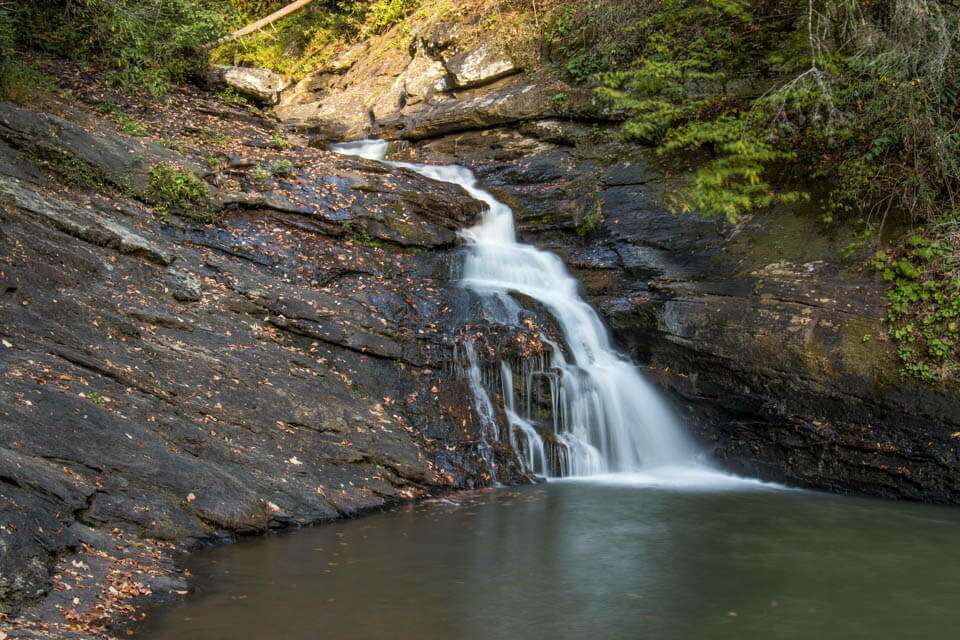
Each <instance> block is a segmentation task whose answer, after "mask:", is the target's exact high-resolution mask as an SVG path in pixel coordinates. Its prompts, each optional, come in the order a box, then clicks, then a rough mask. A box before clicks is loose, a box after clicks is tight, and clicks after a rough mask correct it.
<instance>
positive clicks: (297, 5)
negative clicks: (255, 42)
mask: <svg viewBox="0 0 960 640" xmlns="http://www.w3.org/2000/svg"><path fill="white" fill-rule="evenodd" d="M311 2H313V0H296V2H291V3H290V4H288V5H287V6H285V7H284V8H283V9H278V10H277V11H274V12H273V13H271V14H270V15H268V16H267V17H266V18H263V19H261V20H257V21H256V22H254V23H253V24H249V25H247V26H245V27H243V28H242V29H237V30H236V31H234V32H233V33H231V34H229V35H225V36H223V37H222V38H220V39H219V40H216V41H214V42H211V43H210V44H208V45H206V47H205V48H207V49H212V48H214V47H219V46H220V45H222V44H226V43H228V42H232V41H233V40H236V39H238V38H242V37H243V36H245V35H248V34H250V33H253V32H254V31H259V30H260V29H263V28H264V27H266V26H269V25H271V24H273V23H274V22H276V21H277V20H279V19H280V18H283V17H284V16H288V15H290V14H291V13H293V12H294V11H298V10H300V9H302V8H304V7H305V6H307V5H308V4H310V3H311Z"/></svg>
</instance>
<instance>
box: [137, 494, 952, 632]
mask: <svg viewBox="0 0 960 640" xmlns="http://www.w3.org/2000/svg"><path fill="white" fill-rule="evenodd" d="M453 500H454V501H455V503H449V502H446V501H437V502H434V503H432V504H430V505H424V506H420V507H417V508H413V509H405V510H399V511H395V512H391V513H384V514H380V515H375V516H371V517H368V518H364V519H360V520H356V521H351V522H344V523H340V524H336V525H331V526H327V527H321V528H317V529H310V530H305V531H300V532H296V533H293V534H290V535H284V536H278V537H274V538H268V539H262V540H256V541H251V542H244V543H242V544H238V545H234V546H231V547H224V548H220V549H215V550H211V551H208V552H204V553H201V554H198V555H196V556H195V557H193V558H191V559H190V562H191V567H190V568H191V569H192V571H193V572H194V574H195V575H196V583H197V593H196V594H195V595H193V596H191V597H190V598H189V599H188V600H187V601H186V602H185V603H184V604H182V605H179V606H176V607H172V608H169V609H164V610H161V611H160V612H158V613H157V614H155V617H153V618H151V619H150V620H149V621H148V623H147V626H146V627H145V628H144V629H143V635H144V636H145V637H147V638H151V639H153V640H168V639H169V640H173V639H176V640H191V639H195V640H220V639H224V640H226V639H227V638H230V639H235V638H284V639H286V640H317V639H319V638H330V639H334V640H340V639H343V640H353V639H357V640H359V639H363V640H369V639H373V638H391V639H399V640H405V639H407V638H409V639H413V638H416V639H418V640H423V639H428V640H429V639H433V638H456V639H463V640H473V639H477V640H479V639H481V638H482V639H485V640H500V639H503V640H507V639H510V640H513V639H539V638H544V639H547V638H549V639H561V640H565V639H568V638H569V639H573V638H577V639H580V638H604V639H621V638H622V639H624V640H627V639H629V640H634V639H637V638H651V639H656V640H663V639H674V638H676V639H678V640H680V639H683V640H692V639H701V638H703V639H719V638H730V639H737V640H744V639H751V638H757V639H761V638H762V639H764V640H766V639H768V638H804V639H808V638H818V639H820V638H823V639H833V638H836V639H844V640H846V639H849V638H870V639H871V640H875V639H878V638H945V637H952V635H953V629H955V628H956V627H957V625H958V624H960V609H958V608H957V607H956V602H957V600H958V598H960V550H958V548H957V545H956V544H955V541H956V534H957V531H958V525H960V513H958V512H955V511H953V510H950V509H945V508H938V507H927V506H921V505H912V504H900V503H889V502H881V501H873V500H860V499H852V498H840V497H833V496H824V495H819V494H813V493H805V492H795V491H782V490H775V489H770V488H764V487H760V486H756V485H755V486H752V487H751V486H749V485H744V486H743V487H741V488H739V489H734V490H728V491H716V490H714V491H701V490H697V489H693V488H689V487H688V488H685V489H673V490H662V489H650V488H644V487H636V486H626V485H623V484H620V485H616V484H599V483H581V482H561V483H551V484H549V485H546V486H540V487H531V488H528V489H522V490H511V491H497V492H489V493H477V494H467V495H462V496H457V497H456V498H454V499H453Z"/></svg>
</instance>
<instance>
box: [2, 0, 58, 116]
mask: <svg viewBox="0 0 960 640" xmlns="http://www.w3.org/2000/svg"><path fill="white" fill-rule="evenodd" d="M17 32H18V25H17V22H16V16H15V14H14V11H13V6H12V5H11V4H10V3H5V2H0V100H7V101H10V102H14V103H16V104H25V103H28V102H31V101H33V100H36V99H37V98H39V97H41V96H43V95H44V94H45V93H47V92H49V91H51V90H52V89H53V87H54V82H53V80H52V79H51V78H50V77H48V76H46V75H45V74H43V73H42V72H41V71H40V70H38V69H37V68H36V67H35V66H34V65H32V64H29V63H27V62H25V61H24V60H23V59H22V58H21V56H20V55H18V53H17V45H18V44H19V43H18V37H17Z"/></svg>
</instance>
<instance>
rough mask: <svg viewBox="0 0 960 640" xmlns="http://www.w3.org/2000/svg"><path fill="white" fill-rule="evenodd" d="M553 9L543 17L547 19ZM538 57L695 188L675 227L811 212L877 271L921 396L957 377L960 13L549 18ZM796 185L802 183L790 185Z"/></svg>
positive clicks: (787, 4)
mask: <svg viewBox="0 0 960 640" xmlns="http://www.w3.org/2000/svg"><path fill="white" fill-rule="evenodd" d="M541 6H542V4H541ZM549 9H550V12H549V19H548V21H547V27H546V29H545V35H544V39H545V42H546V44H547V46H548V55H549V56H550V58H551V59H552V60H553V61H554V62H556V63H558V64H560V65H561V66H562V68H563V70H564V71H565V73H567V74H568V75H569V76H570V77H571V78H573V79H575V80H580V81H587V82H593V83H595V84H596V85H597V87H598V88H597V91H598V94H599V95H600V96H601V97H602V98H604V99H605V100H606V101H607V103H608V105H609V106H610V107H611V108H613V109H616V110H619V111H620V112H621V113H622V114H623V115H624V117H625V118H626V121H625V124H624V126H623V130H622V132H623V136H624V138H626V139H628V140H634V141H639V142H642V143H645V144H651V145H654V146H656V148H657V150H658V151H659V153H660V154H662V155H663V156H664V157H665V159H667V160H670V161H673V162H675V163H678V164H679V165H680V166H681V167H684V168H686V169H688V170H689V171H690V179H689V181H688V185H687V188H686V189H685V190H684V191H683V192H682V193H680V194H677V196H676V198H675V201H674V202H673V204H674V206H675V208H676V209H677V210H680V211H697V212H700V213H705V214H713V215H720V216H724V217H725V218H727V219H728V220H729V221H731V222H736V221H737V220H738V219H740V218H741V217H742V216H744V215H745V214H750V213H754V212H758V211H761V210H763V209H764V208H767V207H769V206H770V205H773V204H776V203H782V202H789V201H796V200H800V199H809V198H815V199H816V200H817V204H818V205H819V206H818V207H817V208H818V209H819V210H820V211H821V212H822V215H823V221H824V222H825V223H842V224H848V225H857V226H858V227H859V228H861V229H862V230H863V231H865V232H866V235H865V237H867V238H869V237H870V235H871V234H872V237H874V238H879V237H880V236H881V234H885V232H886V231H888V230H889V229H890V228H891V227H894V226H902V225H903V224H907V225H908V226H912V227H913V228H914V230H915V233H912V234H910V240H909V241H904V242H903V244H902V245H900V246H897V247H894V248H893V249H892V250H888V251H887V252H883V253H880V254H878V256H877V258H876V260H875V263H876V264H877V265H878V266H879V267H880V269H881V271H882V272H883V273H884V276H885V277H886V278H887V279H888V280H889V281H890V282H891V283H893V285H892V287H891V290H890V293H889V297H890V317H889V321H890V327H891V336H892V337H893V339H894V341H895V343H896V344H897V347H898V352H899V354H900V357H901V359H902V360H903V363H904V366H905V370H906V371H907V372H908V373H910V374H912V375H914V376H916V377H919V378H922V379H925V380H947V379H955V378H956V374H957V372H958V370H960V365H958V363H960V344H958V338H960V333H958V331H957V327H958V320H960V279H958V278H960V271H958V268H957V267H958V251H957V249H958V244H957V242H956V236H957V232H958V227H960V200H958V198H960V127H958V125H960V102H958V98H960V55H958V44H960V43H958V38H960V35H958V34H960V9H958V8H957V7H956V6H954V5H950V4H949V3H946V2H938V1H936V0H782V1H773V0H696V1H695V0H656V1H655V0H641V1H636V2H626V1H622V0H597V1H595V2H589V3H574V2H565V1H555V2H553V4H552V5H551V6H550V8H549ZM791 176H802V179H796V178H791Z"/></svg>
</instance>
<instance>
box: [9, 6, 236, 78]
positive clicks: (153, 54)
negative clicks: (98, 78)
mask: <svg viewBox="0 0 960 640" xmlns="http://www.w3.org/2000/svg"><path fill="white" fill-rule="evenodd" d="M16 17H17V21H18V23H19V25H20V26H21V28H22V30H23V33H24V37H25V38H26V39H27V40H28V41H29V44H30V45H31V46H33V47H34V48H37V49H40V50H43V51H46V52H48V53H51V54H54V55H58V56H62V57H66V58H74V59H81V60H96V61H98V62H100V63H102V64H105V65H106V66H108V67H109V68H110V69H111V70H112V78H113V80H114V82H115V83H116V84H117V85H119V86H121V87H123V88H124V89H127V90H131V91H132V90H134V89H143V88H145V89H147V90H149V91H150V92H151V93H154V94H157V95H160V94H163V93H165V92H166V91H167V88H168V86H169V84H170V83H172V82H181V81H183V80H184V79H186V78H187V77H188V76H189V75H190V74H191V73H193V72H195V71H196V70H197V69H198V68H199V67H200V66H201V65H202V60H203V58H202V55H201V49H202V46H203V45H204V44H205V43H206V42H209V41H210V40H212V39H213V38H215V37H216V36H218V35H220V34H221V33H223V32H224V30H225V27H226V24H227V15H225V12H224V10H223V8H222V7H221V6H220V3H217V2H214V0H45V1H43V2H26V3H23V4H22V6H20V7H18V9H17V15H16Z"/></svg>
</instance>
